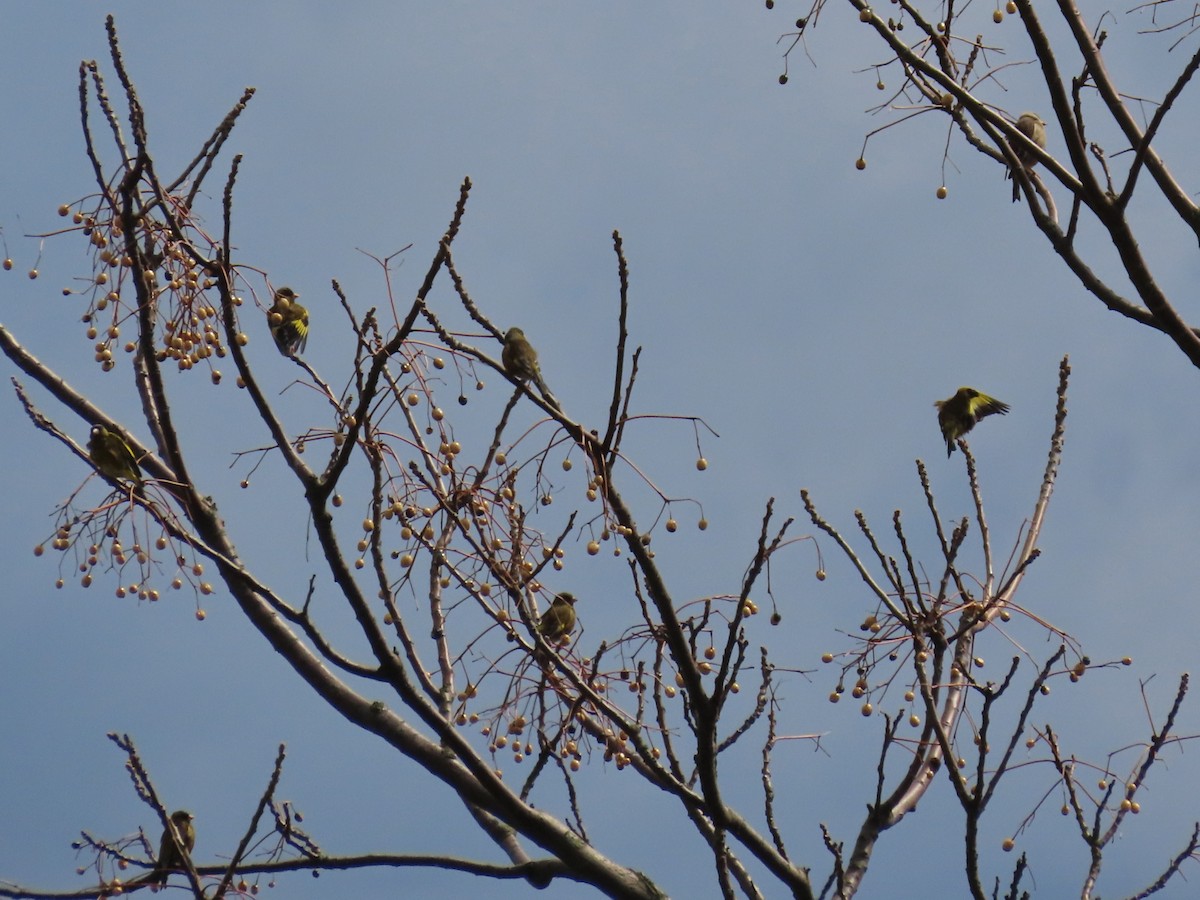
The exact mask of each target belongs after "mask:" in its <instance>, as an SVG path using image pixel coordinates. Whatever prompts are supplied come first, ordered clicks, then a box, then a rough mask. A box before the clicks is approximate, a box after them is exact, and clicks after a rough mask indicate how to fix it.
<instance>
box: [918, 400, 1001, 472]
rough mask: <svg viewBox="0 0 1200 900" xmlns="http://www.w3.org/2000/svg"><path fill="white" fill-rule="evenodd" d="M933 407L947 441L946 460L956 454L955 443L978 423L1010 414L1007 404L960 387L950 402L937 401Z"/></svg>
mask: <svg viewBox="0 0 1200 900" xmlns="http://www.w3.org/2000/svg"><path fill="white" fill-rule="evenodd" d="M933 405H934V406H936V407H937V411H938V425H940V426H941V427H942V437H944V438H945V439H946V459H949V458H950V454H951V453H953V452H954V442H955V441H956V440H958V439H959V438H960V437H962V436H963V435H964V434H966V433H967V432H968V431H970V430H971V429H972V428H974V427H975V423H976V422H978V421H979V420H980V419H982V418H983V417H984V416H990V415H991V414H992V413H1000V415H1005V414H1006V413H1007V412H1008V404H1007V403H1001V402H1000V401H999V400H997V399H996V398H995V397H989V396H988V395H987V394H984V393H981V392H980V391H977V390H975V388H973V387H960V388H959V389H958V390H957V391H955V392H954V396H953V397H951V398H950V399H949V400H937V401H935V402H934V404H933Z"/></svg>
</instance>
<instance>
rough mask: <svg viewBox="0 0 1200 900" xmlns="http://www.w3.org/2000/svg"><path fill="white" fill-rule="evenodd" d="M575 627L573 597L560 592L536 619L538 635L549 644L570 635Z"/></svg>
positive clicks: (566, 592) (568, 593) (565, 592)
mask: <svg viewBox="0 0 1200 900" xmlns="http://www.w3.org/2000/svg"><path fill="white" fill-rule="evenodd" d="M574 627H575V595H574V594H572V593H570V592H569V591H561V592H559V593H558V594H555V595H554V599H553V600H552V601H551V602H550V608H549V609H548V610H546V611H545V612H544V613H542V617H541V618H540V619H538V625H537V629H538V633H539V634H540V635H541V636H542V637H544V638H545V639H546V640H547V641H549V642H550V643H554V642H555V641H557V640H558V639H559V638H561V637H562V636H563V635H567V634H570V633H571V629H573V628H574Z"/></svg>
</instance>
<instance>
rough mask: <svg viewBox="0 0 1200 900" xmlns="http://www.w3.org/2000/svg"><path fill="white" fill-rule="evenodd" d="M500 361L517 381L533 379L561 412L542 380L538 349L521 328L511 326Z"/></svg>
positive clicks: (553, 406) (552, 404)
mask: <svg viewBox="0 0 1200 900" xmlns="http://www.w3.org/2000/svg"><path fill="white" fill-rule="evenodd" d="M500 361H501V362H502V363H504V371H505V372H507V373H508V375H509V377H511V378H515V379H516V380H517V381H532V382H533V383H534V384H536V385H537V389H538V390H539V391H540V392H541V394H542V398H543V399H544V400H545V401H546V404H547V405H548V406H550V407H552V408H553V409H555V410H558V411H559V412H561V411H562V407H560V406H559V405H558V401H557V400H556V399H554V395H553V394H552V393H550V389H549V388H547V387H546V382H544V381H542V368H541V366H539V365H538V355H537V351H536V350H534V349H533V344H531V343H529V341H528V339H527V338H526V337H525V332H524V331H522V330H521V329H520V328H515V327H514V328H510V329H508V331H507V332H506V333H505V335H504V349H503V350H502V351H501V352H500Z"/></svg>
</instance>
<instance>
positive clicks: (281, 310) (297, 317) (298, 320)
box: [267, 287, 308, 356]
mask: <svg viewBox="0 0 1200 900" xmlns="http://www.w3.org/2000/svg"><path fill="white" fill-rule="evenodd" d="M299 296H300V295H299V294H297V293H296V292H295V291H293V290H292V289H291V288H290V287H281V288H280V289H279V290H277V291H276V292H275V302H274V303H273V304H271V309H270V310H269V311H268V312H267V324H268V325H269V326H270V328H271V337H273V338H275V346H276V347H278V348H279V352H280V353H282V354H283V355H284V356H295V355H296V354H297V353H302V352H303V351H304V347H305V345H306V344H307V343H308V310H307V309H305V308H304V307H303V306H301V305H300V304H299V303H297V302H296V298H297V297H299Z"/></svg>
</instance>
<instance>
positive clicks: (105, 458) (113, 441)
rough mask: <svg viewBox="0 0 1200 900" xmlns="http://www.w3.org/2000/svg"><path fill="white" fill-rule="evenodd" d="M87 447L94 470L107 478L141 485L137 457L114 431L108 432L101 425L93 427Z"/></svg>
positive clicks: (140, 473)
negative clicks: (94, 465) (94, 466)
mask: <svg viewBox="0 0 1200 900" xmlns="http://www.w3.org/2000/svg"><path fill="white" fill-rule="evenodd" d="M87 446H88V456H90V457H91V459H92V462H94V463H95V464H96V468H97V469H99V470H100V471H101V472H103V473H104V474H105V475H107V476H108V477H109V478H115V479H116V480H118V481H121V480H124V481H132V482H133V483H134V484H136V485H141V483H142V470H141V469H139V468H138V464H137V457H136V456H134V455H133V451H132V450H130V449H129V445H128V444H127V443H125V441H124V440H123V439H122V437H121V436H120V435H119V434H117V433H116V432H115V431H109V430H108V429H107V428H105V427H104V426H103V425H93V426H92V434H91V437H89V438H88V445H87Z"/></svg>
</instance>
